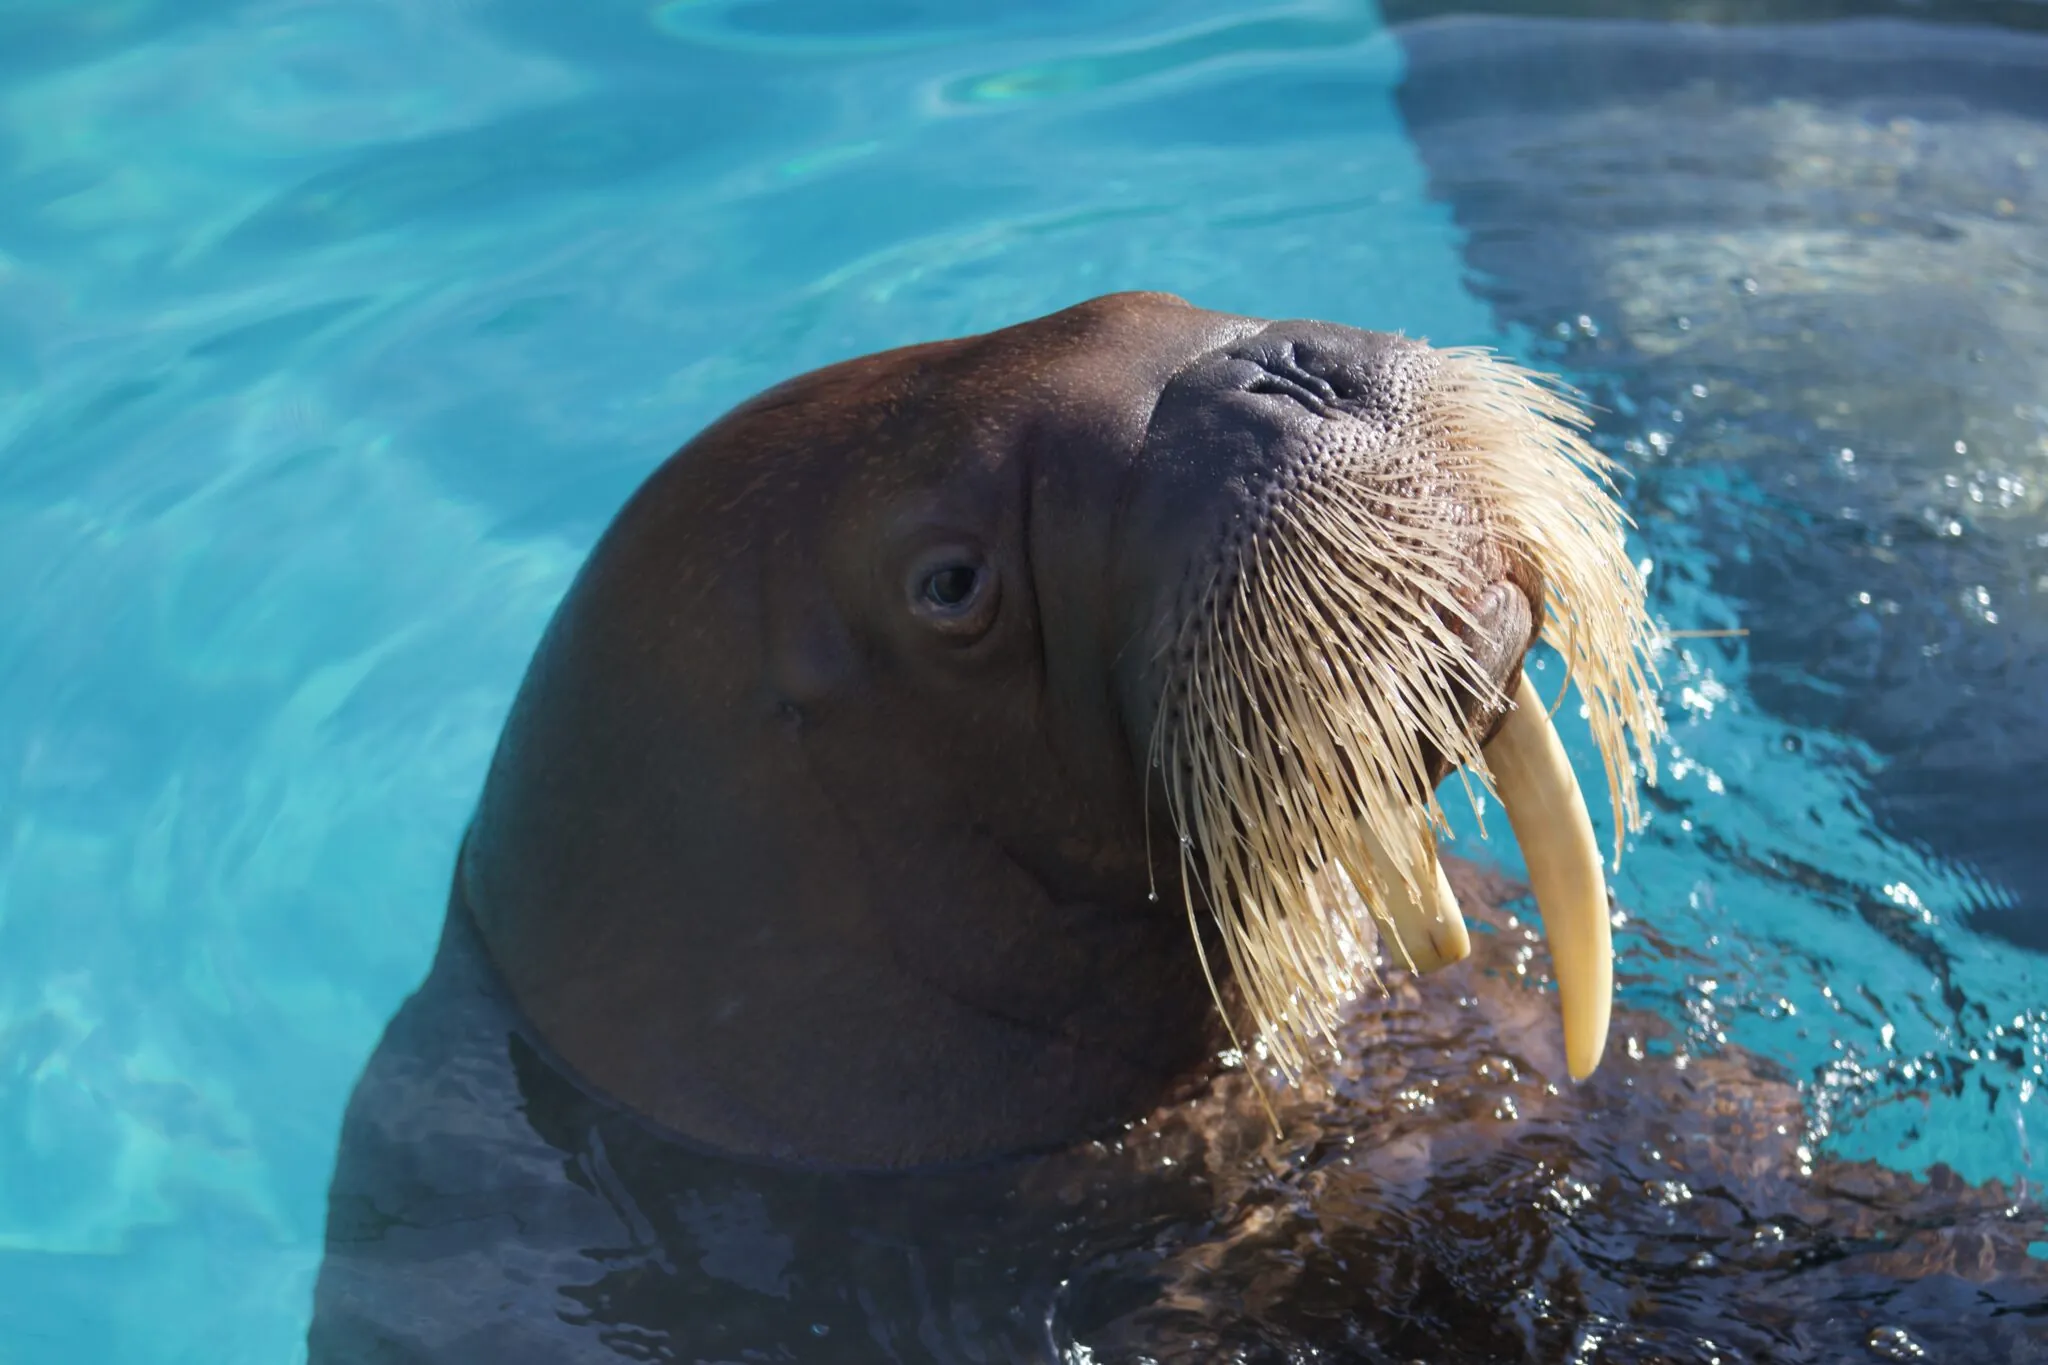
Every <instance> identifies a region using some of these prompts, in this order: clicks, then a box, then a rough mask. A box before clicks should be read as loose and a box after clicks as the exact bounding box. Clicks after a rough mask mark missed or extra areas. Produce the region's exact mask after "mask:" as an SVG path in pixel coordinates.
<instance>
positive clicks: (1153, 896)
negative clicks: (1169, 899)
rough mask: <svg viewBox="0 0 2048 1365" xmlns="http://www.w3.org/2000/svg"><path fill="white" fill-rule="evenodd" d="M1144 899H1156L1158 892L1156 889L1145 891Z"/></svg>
mask: <svg viewBox="0 0 2048 1365" xmlns="http://www.w3.org/2000/svg"><path fill="white" fill-rule="evenodd" d="M1145 899H1146V900H1148V901H1156V900H1158V899H1159V892H1158V891H1157V890H1156V889H1154V890H1151V891H1147V892H1146V893H1145Z"/></svg>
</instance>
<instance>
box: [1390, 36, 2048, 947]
mask: <svg viewBox="0 0 2048 1365" xmlns="http://www.w3.org/2000/svg"><path fill="white" fill-rule="evenodd" d="M1402 12H1403V13H1411V14H1412V13H1414V12H1415V11H1412V10H1411V11H1402ZM1559 12H1567V13H1568V12H1572V11H1570V10H1569V9H1564V10H1561V11H1559ZM1730 13H1731V14H1734V13H1737V11H1731V12H1730ZM1781 13H1782V14H1784V15H1785V16H1786V17H1798V16H1799V15H1800V14H1802V13H1804V11H1802V10H1799V9H1798V8H1797V7H1795V8H1794V9H1793V10H1791V11H1782V12H1781ZM2038 13H2039V14H2040V15H2041V16H2042V17H2048V8H2039V9H2038ZM2037 26H2038V25H2037ZM1400 35H1401V38H1402V40H1403V42H1404V43H1405V45H1406V48H1407V51H1408V55H1409V62H1410V66H1409V73H1408V78H1407V81H1406V83H1405V85H1404V86H1403V87H1402V90H1401V92H1400V103H1401V108H1402V110H1403V113H1404V114H1405V116H1406V118H1407V120H1408V123H1409V126H1410V129H1411V131H1412V133H1413V136H1414V138H1415V141H1416V143H1417V145H1418V147H1419V149H1420V151H1421V153H1422V156H1423V158H1424V160H1425V162H1426V164H1427V166H1428V168H1429V174H1430V178H1431V185H1432V190H1433V192H1434V193H1435V194H1436V195H1437V196H1439V197H1440V198H1442V199H1444V200H1446V201H1447V202H1448V203H1449V204H1450V206H1451V208H1452V210H1453V211H1454V213H1455V215H1456V218H1457V221H1458V223H1459V225H1460V226H1461V227H1462V228H1463V229H1464V231H1465V232H1466V234H1467V247H1466V259H1467V263H1468V264H1469V266H1470V268H1471V270H1472V272H1473V275H1474V285H1475V287H1476V288H1477V289H1478V290H1479V291H1480V292H1481V293H1482V294H1483V295H1484V296H1485V297H1486V298H1487V299H1489V300H1490V301H1491V302H1492V303H1493V305H1494V306H1495V308H1496V310H1497V313H1498V315H1499V317H1500V319H1501V320H1502V322H1503V323H1506V324H1520V325H1523V326H1526V327H1528V328H1530V329H1532V330H1533V331H1535V332H1536V333H1537V334H1538V336H1539V337H1540V338H1542V339H1544V341H1545V343H1546V344H1547V346H1548V348H1549V351H1550V355H1549V356H1548V357H1547V358H1548V359H1549V360H1551V361H1554V362H1555V363H1558V364H1561V365H1565V366H1568V367H1571V368H1573V369H1574V370H1576V371H1577V373H1578V374H1580V375H1581V376H1583V377H1584V382H1586V383H1587V384H1588V385H1589V387H1590V388H1591V389H1592V391H1593V393H1594V396H1595V398H1596V399H1597V400H1598V401H1599V402H1601V403H1602V404H1603V405H1605V406H1606V407H1608V408H1609V409H1610V411H1609V413H1608V414H1607V415H1606V417H1605V418H1604V419H1603V423H1602V425H1603V428H1604V430H1605V431H1606V433H1607V434H1608V435H1609V436H1610V437H1614V438H1618V439H1619V438H1626V440H1627V449H1626V453H1625V455H1624V458H1625V459H1626V460H1627V462H1629V463H1631V464H1633V465H1635V466H1636V467H1637V468H1639V469H1641V470H1643V471H1645V472H1646V473H1647V472H1649V471H1651V470H1653V469H1655V468H1658V467H1665V466H1668V467H1674V468H1680V469H1691V470H1699V469H1702V468H1705V467H1711V466H1720V467H1723V468H1725V469H1727V470H1728V471H1730V472H1731V473H1733V474H1735V475H1737V476H1738V477H1740V478H1742V479H1744V480H1746V481H1748V482H1749V483H1750V484H1752V485H1754V486H1755V487H1756V488H1757V489H1759V490H1761V492H1762V494H1763V495H1764V498H1765V502H1764V503H1763V504H1750V505H1745V506H1742V507H1740V508H1738V509H1735V510H1734V511H1733V513H1730V512H1728V511H1726V510H1724V509H1718V508H1716V507H1714V506H1711V505H1708V504H1705V503H1699V504H1688V505H1687V506H1685V507H1684V508H1682V509H1681V508H1678V507H1676V506H1673V507H1663V506H1652V505H1649V503H1648V502H1645V503H1644V505H1642V506H1641V507H1639V508H1638V510H1639V511H1640V512H1642V513H1643V514H1644V515H1645V516H1646V517H1648V518H1651V519H1653V520H1654V519H1655V518H1658V517H1661V516H1683V517H1686V518H1688V519H1691V520H1694V521H1695V529H1697V530H1699V531H1700V532H1701V535H1700V542H1701V543H1702V544H1705V545H1707V546H1709V547H1711V548H1712V549H1713V550H1714V552H1715V553H1716V555H1717V556H1718V557H1719V561H1720V563H1719V567H1718V569H1717V571H1716V575H1715V587H1716V589H1717V590H1719V591H1721V592H1723V593H1725V594H1727V595H1729V596H1731V597H1732V598H1734V599H1735V600H1736V601H1737V602H1738V603H1739V604H1740V607H1741V614H1742V624H1743V625H1745V626H1746V627H1748V628H1749V630H1750V631H1751V634H1750V637H1749V641H1748V648H1749V653H1750V658H1751V661H1752V666H1753V676H1752V687H1753V691H1754V693H1755V696H1756V698H1757V700H1758V701H1759V702H1760V703H1761V704H1762V705H1764V706H1765V707H1767V708H1768V709H1770V710H1771V711H1773V712H1775V713H1776V714H1778V715H1781V716H1784V717H1785V718H1787V719H1788V720H1791V721H1793V722H1795V723H1797V724H1801V725H1806V726H1811V727H1817V728H1822V729H1826V730H1831V731H1836V732H1840V733H1844V734H1847V735H1851V736H1855V737H1857V738H1860V739H1862V740H1864V741H1867V742H1868V743H1869V744H1870V745H1871V746H1872V747H1873V748H1874V749H1875V750H1876V751H1877V753H1878V754H1879V756H1880V758H1881V760H1882V761H1881V764H1880V765H1879V766H1878V768H1877V770H1876V771H1875V772H1873V773H1872V774H1871V776H1870V780H1869V786H1870V793H1871V800H1872V805H1873V808H1874V809H1875V811H1876V813H1877V815H1878V817H1879V819H1880V820H1881V821H1882V822H1883V823H1884V824H1885V825H1886V826H1887V827H1888V828H1889V829H1891V830H1892V831H1893V832H1895V833H1896V834H1898V835H1899V836H1901V837H1902V838H1904V839H1906V840H1908V841H1910V842H1912V843H1914V844H1917V845H1919V846H1921V847H1923V848H1926V849H1928V850H1930V851H1932V852H1933V853H1935V854H1936V856H1937V857H1939V858H1941V859H1944V860H1950V861H1953V862H1956V863H1960V864H1963V865H1966V866H1968V867H1973V868H1974V869H1976V870H1978V871H1979V872H1981V874H1982V875H1983V876H1984V877H1985V878H1986V879H1988V881H1989V882H1990V883H1992V884H1993V885H1992V886H1991V887H1990V888H1988V889H1987V891H1986V893H1985V897H1984V899H1985V902H1986V903H1985V904H1984V905H1983V906H1982V908H1980V909H1979V910H1978V911H1976V912H1975V914H1974V919H1973V923H1974V924H1975V925H1976V927H1977V928H1979V929H1981V930H1984V931H1987V932H1992V933H1996V934H1999V935H2001V936H2003V937H2005V938H2006V939H2009V940H2010V941H2011V942H2013V943H2015V944H2018V945H2021V946H2023V947H2027V948H2030V949H2033V950H2036V951H2048V841H2044V840H2043V838H2042V832H2043V831H2048V782H2043V781H2042V780H2041V774H2042V773H2044V772H2048V703H2044V698H2048V534H2044V533H2048V400H2044V395H2048V39H2044V38H2042V37H2037V36H2034V35H2032V34H2027V33H2014V32H1998V31H1994V30H1990V29H1969V28H1961V27H1952V26H1931V25H1914V24H1903V23H1895V22H1866V23H1852V24H1834V25H1822V26H1816V27H1809V28H1798V27H1782V26H1767V27H1747V28H1700V27H1687V28H1673V27H1667V26H1661V25H1652V24H1641V23H1613V22H1600V21H1587V20H1573V19H1509V18H1459V19H1442V20H1439V21H1433V22H1416V23H1410V24H1408V25H1407V26H1405V27H1404V28H1402V29H1401V30H1400ZM1644 484H1645V487H1646V488H1654V487H1656V486H1658V481H1657V480H1655V479H1645V480H1644ZM1639 496H1641V497H1645V498H1648V497H1649V496H1650V494H1648V493H1642V494H1639ZM1717 516H1718V517H1720V518H1721V520H1720V521H1718V522H1715V523H1714V524H1711V525H1702V524H1699V519H1701V518H1715V517H1717ZM1651 540H1652V546H1653V548H1654V543H1655V537H1654V536H1652V537H1651ZM1679 624H1684V623H1679Z"/></svg>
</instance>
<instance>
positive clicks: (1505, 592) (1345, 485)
mask: <svg viewBox="0 0 2048 1365" xmlns="http://www.w3.org/2000/svg"><path fill="white" fill-rule="evenodd" d="M1442 364H1443V353H1441V352H1438V351H1435V350H1432V349H1431V348H1430V347H1429V346H1428V345H1426V344H1424V343H1422V342H1418V341H1413V340H1410V339H1409V338H1406V337H1402V336H1398V335H1395V334H1391V333H1385V332H1371V331H1364V330H1360V329H1357V328H1351V327H1343V326H1338V325H1334V324H1330V323H1320V322H1304V321H1291V322H1278V323H1272V324H1269V325H1267V326H1265V327H1263V328H1261V329H1260V330H1258V331H1256V332H1254V333H1252V334H1250V335H1248V336H1243V337H1240V338H1237V339H1234V340H1231V341H1229V342H1226V343H1225V344H1224V345H1222V346H1219V347H1217V348H1216V349H1215V350H1212V351H1210V352H1208V353H1207V354H1205V355H1202V356H1200V357H1198V358H1196V359H1195V360H1194V361H1192V362H1191V363H1189V364H1188V365H1187V366H1186V367H1185V368H1183V369H1182V370H1181V371H1180V372H1179V373H1178V374H1176V375H1175V376H1174V377H1173V378H1172V379H1171V380H1170V381H1169V382H1168V383H1167V385H1166V387H1165V389H1164V391H1163V392H1162V393H1161V395H1160V399H1159V403H1158V406H1157V407H1156V408H1155V410H1154V413H1153V417H1152V421H1151V423H1150V426H1149V427H1148V429H1147V432H1146V436H1145V442H1144V447H1143V449H1142V451H1141V453H1140V455H1139V457H1138V465H1137V468H1138V474H1139V478H1138V480H1137V482H1138V484H1139V487H1140V491H1139V493H1138V495H1137V496H1136V497H1135V498H1134V499H1133V503H1132V506H1131V508H1130V509H1129V511H1128V514H1127V522H1126V526H1125V533H1124V535H1123V538H1122V549H1123V553H1124V556H1125V559H1126V567H1125V574H1126V577H1127V580H1128V581H1129V582H1131V583H1132V584H1133V585H1135V586H1134V590H1133V592H1132V594H1131V597H1132V600H1133V604H1134V607H1135V610H1136V612H1137V615H1138V618H1139V619H1138V620H1137V621H1136V622H1134V623H1133V626H1132V628H1131V633H1132V635H1133V636H1134V637H1137V638H1141V639H1143V640H1145V641H1146V642H1147V645H1148V647H1147V648H1146V649H1144V650H1143V651H1136V652H1134V658H1135V662H1134V664H1133V666H1132V667H1131V668H1130V669H1129V675H1128V677H1127V679H1126V689H1125V690H1126V696H1127V704H1128V705H1129V707H1130V708H1131V710H1132V711H1133V713H1134V714H1135V716H1136V717H1137V718H1138V723H1137V725H1136V726H1135V727H1134V729H1135V730H1137V731H1138V732H1140V733H1143V732H1144V731H1147V730H1149V728H1150V727H1151V726H1152V725H1153V724H1154V723H1155V720H1156V708H1157V706H1158V704H1159V701H1160V699H1161V697H1163V696H1164V695H1165V694H1166V692H1167V691H1168V690H1169V677H1168V675H1170V674H1171V673H1172V672H1173V671H1174V670H1175V669H1177V668H1181V667H1185V666H1186V664H1187V661H1188V656H1189V653H1190V651H1192V650H1193V649H1194V648H1195V647H1196V646H1197V644H1198V643H1199V642H1200V641H1201V640H1202V639H1204V638H1206V636H1207V635H1208V634H1210V633H1212V627H1213V624H1214V617H1215V615H1216V614H1217V613H1218V612H1219V611H1223V610H1227V609H1228V604H1230V603H1231V602H1232V601H1233V600H1234V594H1236V593H1237V592H1238V590H1239V587H1240V581H1241V577H1242V574H1243V567H1244V561H1245V558H1246V556H1247V555H1255V554H1256V553H1257V552H1258V550H1259V549H1260V547H1261V546H1263V545H1267V544H1271V543H1273V542H1275V541H1276V540H1286V539H1288V538H1289V537H1291V536H1294V535H1295V533H1296V532H1297V531H1298V530H1299V529H1300V524H1301V523H1302V522H1303V521H1304V520H1307V519H1311V518H1315V519H1319V520H1320V521H1321V522H1322V523H1323V525H1322V526H1321V527H1320V528H1319V529H1318V533H1317V535H1316V537H1315V539H1316V541H1317V543H1316V544H1315V545H1314V546H1313V547H1312V548H1310V549H1308V550H1307V551H1306V553H1308V554H1310V555H1311V556H1315V557H1319V558H1320V559H1321V562H1322V567H1323V568H1324V569H1325V570H1326V571H1327V572H1328V573H1329V574H1333V575H1335V574H1351V575H1355V576H1365V577H1375V578H1378V579H1380V580H1382V581H1383V582H1384V583H1385V584H1386V585H1387V587H1388V589H1389V592H1390V593H1392V592H1399V591H1400V590H1401V585H1402V584H1403V583H1404V582H1406V581H1407V580H1408V579H1410V578H1411V577H1412V575H1413V573H1414V571H1415V568H1416V566H1417V562H1418V561H1427V562H1428V563H1429V564H1432V565H1435V566H1436V567H1437V568H1438V569H1439V571H1440V576H1441V577H1442V578H1443V580H1444V586H1445V588H1446V590H1447V591H1446V593H1445V595H1444V597H1443V599H1442V600H1440V601H1438V602H1435V603H1434V604H1432V605H1431V606H1430V608H1429V609H1430V610H1432V611H1434V612H1435V613H1436V614H1437V615H1438V617H1439V618H1440V620H1441V621H1442V622H1443V624H1444V626H1445V628H1446V629H1448V630H1449V631H1450V632H1451V633H1452V634H1453V635H1456V636H1457V637H1459V638H1460V639H1462V640H1463V641H1464V643H1465V648H1466V649H1467V650H1468V651H1469V653H1470V655H1471V661H1472V667H1471V669H1470V670H1469V676H1467V675H1466V674H1465V673H1461V674H1459V675H1458V676H1454V677H1452V678H1451V679H1450V684H1451V686H1452V688H1453V690H1454V691H1455V693H1456V697H1457V701H1456V706H1457V709H1458V711H1459V712H1460V713H1461V714H1462V715H1464V716H1465V717H1467V718H1468V720H1469V722H1470V724H1471V725H1472V726H1473V727H1474V729H1475V730H1476V731H1477V732H1478V733H1479V734H1480V736H1481V737H1482V738H1483V737H1484V735H1485V734H1486V733H1488V732H1490V730H1491V729H1492V727H1493V726H1494V725H1495V724H1496V723H1497V722H1498V721H1499V719H1500V717H1501V716H1502V715H1503V714H1505V710H1506V707H1505V705H1504V700H1505V698H1506V696H1507V695H1508V694H1509V692H1510V691H1511V689H1512V685H1513V682H1514V680H1515V676H1516V672H1517V670H1518V669H1519V668H1520V666H1521V661H1522V658H1523V656H1524V655H1525V654H1526V653H1527V652H1528V650H1529V648H1530V646H1531V645H1532V644H1533V643H1534V641H1535V637H1536V627H1537V623H1538V620H1539V619H1540V616H1541V612H1542V602H1543V596H1544V586H1543V581H1542V576H1541V574H1540V572H1539V571H1538V570H1537V568H1536V567H1535V565H1534V564H1533V563H1531V562H1530V560H1529V559H1528V557H1527V556H1525V555H1521V554H1518V553H1516V551H1515V550H1514V548H1513V547H1512V546H1511V545H1510V544H1509V543H1507V542H1506V541H1505V540H1504V539H1503V538H1502V537H1501V536H1499V535H1497V534H1495V532H1494V528H1493V526H1492V525H1491V524H1490V521H1489V510H1490V509H1489V507H1488V506H1487V502H1486V498H1487V490H1486V489H1484V488H1482V487H1479V486H1476V485H1475V484H1474V483H1473V481H1472V480H1470V479H1469V478H1467V477H1465V476H1464V474H1463V471H1461V470H1460V469H1458V468H1456V467H1454V466H1453V465H1451V464H1449V463H1447V462H1445V461H1443V460H1441V459H1440V458H1439V456H1441V455H1448V454H1449V453H1450V449H1449V447H1448V445H1443V446H1441V447H1439V446H1438V445H1437V444H1436V443H1433V442H1432V441H1430V440H1428V439H1420V440H1418V439H1416V437H1417V430H1418V428H1421V427H1424V426H1426V425H1428V422H1429V420H1430V407H1431V397H1432V391H1433V387H1434V385H1435V383H1436V381H1437V380H1438V379H1439V377H1440V373H1441V369H1442ZM1361 484H1365V485H1368V486H1367V487H1366V488H1365V489H1364V490H1363V491H1365V492H1366V493H1367V494H1368V496H1367V497H1365V498H1364V499H1363V500H1362V501H1361V502H1360V503H1359V504H1358V505H1356V506H1352V507H1348V508H1346V509H1344V510H1343V512H1342V513H1340V514H1339V515H1336V516H1331V515H1328V514H1327V511H1326V510H1325V509H1322V508H1316V505H1317V504H1318V503H1319V501H1320V500H1322V499H1323V498H1324V497H1325V496H1326V495H1328V494H1330V493H1331V492H1332V491H1333V490H1343V491H1344V493H1345V496H1346V497H1347V498H1348V497H1350V496H1351V494H1352V493H1354V492H1357V491H1359V490H1360V485H1361ZM1371 494H1377V495H1378V496H1377V497H1376V498H1375V497H1372V496H1370V495H1371ZM1375 503H1378V504H1379V505H1378V506H1377V507H1376V506H1375V505H1374V504H1375ZM1396 504H1406V505H1407V507H1408V508H1409V509H1416V508H1419V509H1423V515H1422V517H1421V519H1420V521H1419V522H1417V523H1416V525H1415V529H1414V531H1413V533H1411V534H1410V535H1408V536H1407V537H1405V540H1406V541H1407V542H1408V543H1406V544H1403V543H1400V542H1401V540H1402V539H1404V538H1402V537H1397V538H1396V539H1395V540H1394V541H1392V542H1390V543H1388V544H1385V545H1379V546H1374V545H1367V544H1364V543H1356V542H1354V543H1350V544H1347V543H1345V542H1346V536H1345V535H1344V531H1345V529H1346V528H1347V527H1348V528H1351V529H1355V528H1357V527H1359V526H1361V525H1363V524H1365V523H1366V522H1368V521H1370V520H1371V519H1372V518H1373V516H1374V515H1375V513H1382V514H1393V513H1396V512H1397V511H1400V510H1402V509H1400V508H1398V507H1397V506H1396ZM1311 508H1316V510H1315V511H1311V510H1310V509H1311ZM1425 766H1426V767H1427V768H1428V769H1429V772H1430V780H1431V783H1432V785H1433V784H1434V782H1436V781H1439V780H1441V779H1442V778H1443V777H1444V776H1446V775H1447V773H1448V771H1449V767H1450V764H1449V760H1448V759H1447V758H1446V757H1445V756H1444V755H1443V754H1442V753H1441V752H1433V753H1432V754H1431V755H1430V757H1429V759H1428V761H1427V762H1426V765H1425Z"/></svg>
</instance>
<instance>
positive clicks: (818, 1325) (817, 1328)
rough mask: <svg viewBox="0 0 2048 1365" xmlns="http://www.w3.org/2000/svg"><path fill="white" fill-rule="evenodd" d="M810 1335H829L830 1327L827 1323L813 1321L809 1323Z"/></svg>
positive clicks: (830, 1332) (830, 1333)
mask: <svg viewBox="0 0 2048 1365" xmlns="http://www.w3.org/2000/svg"><path fill="white" fill-rule="evenodd" d="M811 1335H812V1336H814V1337H829V1336H831V1335H832V1328H831V1326H830V1324H828V1323H823V1322H814V1323H812V1324H811Z"/></svg>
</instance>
